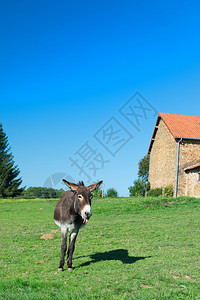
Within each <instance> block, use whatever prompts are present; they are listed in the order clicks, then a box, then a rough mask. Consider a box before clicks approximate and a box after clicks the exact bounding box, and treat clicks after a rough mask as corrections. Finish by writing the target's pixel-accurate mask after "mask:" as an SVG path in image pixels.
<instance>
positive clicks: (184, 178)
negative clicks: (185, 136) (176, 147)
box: [178, 140, 200, 197]
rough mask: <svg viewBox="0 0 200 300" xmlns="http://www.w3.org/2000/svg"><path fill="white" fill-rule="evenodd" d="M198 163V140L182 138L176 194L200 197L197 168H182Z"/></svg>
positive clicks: (199, 147)
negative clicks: (186, 169)
mask: <svg viewBox="0 0 200 300" xmlns="http://www.w3.org/2000/svg"><path fill="white" fill-rule="evenodd" d="M197 163H200V141H197V140H196V141H195V140H184V141H183V143H181V144H180V157H179V180H178V196H192V197H200V182H199V181H198V180H197V178H198V174H197V173H198V170H191V171H190V172H188V171H187V172H185V171H184V169H185V168H187V167H190V166H192V165H195V164H197Z"/></svg>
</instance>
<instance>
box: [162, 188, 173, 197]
mask: <svg viewBox="0 0 200 300" xmlns="http://www.w3.org/2000/svg"><path fill="white" fill-rule="evenodd" d="M173 195H174V189H173V187H172V186H171V185H166V187H165V188H164V197H167V198H172V197H173Z"/></svg>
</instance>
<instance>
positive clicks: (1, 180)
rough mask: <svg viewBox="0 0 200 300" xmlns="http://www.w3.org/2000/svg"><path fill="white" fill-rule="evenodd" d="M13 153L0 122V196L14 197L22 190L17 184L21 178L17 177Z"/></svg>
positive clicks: (17, 172) (20, 181)
mask: <svg viewBox="0 0 200 300" xmlns="http://www.w3.org/2000/svg"><path fill="white" fill-rule="evenodd" d="M13 158H14V157H13V155H12V153H11V152H10V147H9V144H8V138H7V136H6V134H5V133H4V131H3V127H2V124H1V123H0V197H3V198H6V197H15V196H17V195H19V194H21V192H22V190H23V189H22V188H19V186H20V185H21V183H22V179H21V177H20V178H17V177H18V175H19V173H20V171H19V168H18V167H17V166H15V165H14V164H15V162H14V160H13Z"/></svg>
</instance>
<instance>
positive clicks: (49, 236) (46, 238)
mask: <svg viewBox="0 0 200 300" xmlns="http://www.w3.org/2000/svg"><path fill="white" fill-rule="evenodd" d="M53 237H54V235H53V234H51V233H48V234H43V235H42V236H41V237H40V238H41V239H44V240H52V239H53Z"/></svg>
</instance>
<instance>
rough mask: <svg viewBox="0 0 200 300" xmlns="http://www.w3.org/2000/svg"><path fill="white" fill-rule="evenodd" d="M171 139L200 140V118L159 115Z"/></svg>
mask: <svg viewBox="0 0 200 300" xmlns="http://www.w3.org/2000/svg"><path fill="white" fill-rule="evenodd" d="M159 117H161V118H162V119H163V121H164V122H165V124H166V125H167V127H168V128H169V130H170V132H171V134H172V135H173V137H174V138H175V137H184V138H189V139H200V117H196V116H185V115H175V114H167V113H159Z"/></svg>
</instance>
